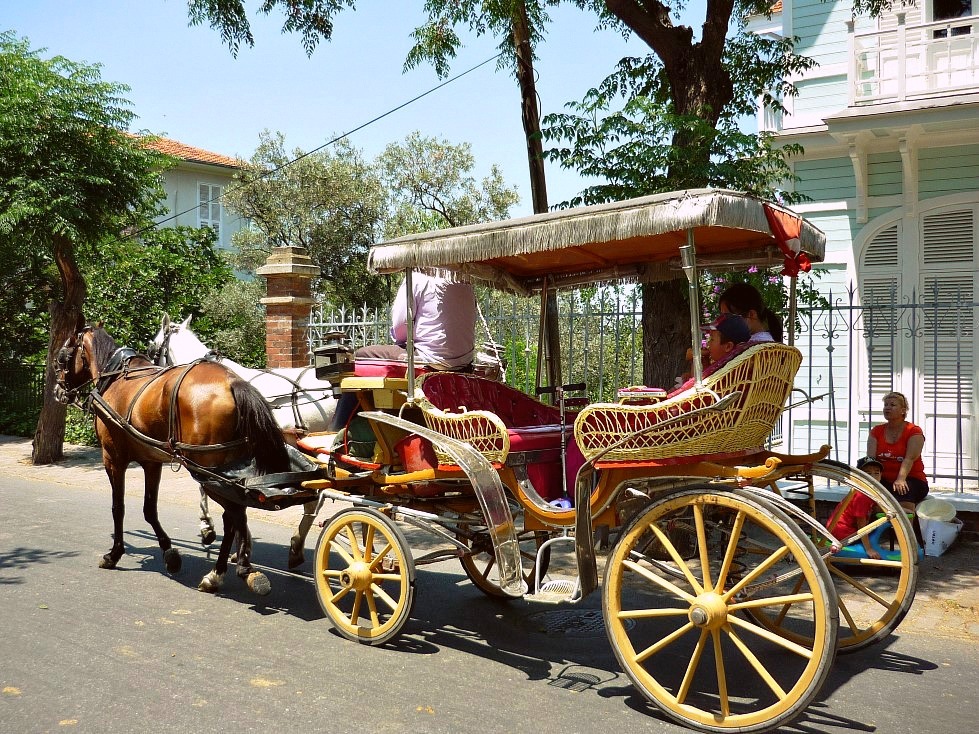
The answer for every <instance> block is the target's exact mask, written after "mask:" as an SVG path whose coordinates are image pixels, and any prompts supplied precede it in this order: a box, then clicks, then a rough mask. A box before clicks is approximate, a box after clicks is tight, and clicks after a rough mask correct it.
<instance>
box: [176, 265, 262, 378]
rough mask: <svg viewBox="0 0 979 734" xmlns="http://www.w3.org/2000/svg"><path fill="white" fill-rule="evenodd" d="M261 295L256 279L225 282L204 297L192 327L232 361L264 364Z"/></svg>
mask: <svg viewBox="0 0 979 734" xmlns="http://www.w3.org/2000/svg"><path fill="white" fill-rule="evenodd" d="M264 295H265V288H264V286H263V284H262V283H260V282H259V281H257V280H238V279H237V278H236V279H233V280H231V281H229V282H227V283H226V284H225V285H224V286H223V287H222V288H221V289H220V290H216V291H211V292H210V293H208V294H207V295H206V296H205V297H204V299H203V302H202V303H201V316H199V317H195V319H194V324H193V328H194V331H195V332H196V333H197V335H198V336H199V337H200V338H201V339H202V340H203V342H204V343H205V344H207V345H208V346H209V347H210V348H211V349H213V350H215V351H217V352H220V353H221V354H224V355H227V356H228V357H230V358H231V359H233V360H234V361H236V362H239V363H241V364H244V365H247V366H249V367H254V368H263V367H265V312H264V309H263V308H262V306H261V304H260V303H259V300H260V299H261V298H262V296H264Z"/></svg>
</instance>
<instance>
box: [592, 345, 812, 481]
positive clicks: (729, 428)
mask: <svg viewBox="0 0 979 734" xmlns="http://www.w3.org/2000/svg"><path fill="white" fill-rule="evenodd" d="M801 363H802V354H801V352H799V350H798V349H795V348H794V347H788V346H785V345H783V344H777V343H761V344H758V345H755V346H752V347H750V348H748V349H747V350H745V351H744V352H742V353H741V354H739V355H738V356H737V357H735V358H734V359H732V360H731V362H730V363H728V364H726V365H724V366H723V367H721V368H720V369H719V370H717V372H715V373H714V374H712V375H710V376H709V377H707V378H705V379H704V381H703V382H704V387H705V388H708V389H709V390H710V391H712V392H707V391H705V390H700V391H698V390H697V389H696V387H694V388H691V389H690V390H687V391H685V392H682V393H679V394H677V395H674V396H672V397H669V398H667V399H666V400H663V401H662V402H659V403H656V404H654V405H622V404H619V403H596V404H593V405H590V406H588V407H587V408H585V409H584V410H582V411H581V413H580V414H579V415H578V418H577V420H576V421H575V427H574V433H575V441H576V442H577V443H578V447H579V448H580V449H581V451H582V453H583V454H584V455H585V457H586V458H588V459H593V458H595V457H596V456H599V455H600V454H602V452H603V451H605V450H606V449H608V448H609V447H610V446H613V445H614V444H616V443H617V442H619V441H621V440H623V439H625V438H626V437H629V436H632V439H631V440H626V441H625V442H624V443H623V444H622V445H621V446H619V447H617V448H615V449H612V450H611V451H609V452H608V453H607V454H604V455H602V456H601V458H600V461H633V462H641V461H654V460H661V459H670V458H683V457H692V456H704V455H710V454H719V453H733V452H738V451H745V450H750V449H756V448H761V447H763V446H764V443H765V440H766V439H767V438H768V436H769V435H770V434H771V432H772V429H773V428H774V427H775V424H776V422H777V420H778V417H779V415H780V414H781V412H782V409H783V407H784V406H785V403H786V400H787V399H788V397H789V393H790V392H791V391H792V385H793V382H794V380H795V375H796V372H798V370H799V365H800V364H801ZM734 392H740V397H739V398H738V399H737V400H736V401H735V403H734V405H732V406H730V407H728V408H727V409H726V410H720V411H710V410H700V411H697V409H699V408H705V407H708V406H710V405H712V404H714V403H715V402H716V400H717V398H723V397H725V396H727V395H730V394H731V393H734ZM715 394H716V396H717V397H715ZM695 411H697V412H695ZM660 425H661V428H657V426H660Z"/></svg>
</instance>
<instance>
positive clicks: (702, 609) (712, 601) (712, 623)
mask: <svg viewBox="0 0 979 734" xmlns="http://www.w3.org/2000/svg"><path fill="white" fill-rule="evenodd" d="M687 618H688V619H689V620H690V622H691V623H692V624H694V625H695V626H697V627H701V628H703V629H711V630H713V629H717V628H719V627H720V626H721V625H723V624H724V623H725V622H726V621H727V603H725V601H724V599H723V598H722V597H721V595H720V594H718V593H716V592H713V591H708V592H706V593H703V594H701V595H700V596H698V597H697V599H696V601H694V603H693V604H692V605H691V606H690V611H689V612H687Z"/></svg>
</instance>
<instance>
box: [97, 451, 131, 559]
mask: <svg viewBox="0 0 979 734" xmlns="http://www.w3.org/2000/svg"><path fill="white" fill-rule="evenodd" d="M102 461H103V463H104V465H105V473H106V474H107V475H108V476H109V486H111V487H112V548H111V549H109V552H108V553H106V554H105V555H104V556H102V560H101V561H100V562H99V568H115V567H116V564H117V563H118V562H119V559H120V558H122V557H123V555H125V553H126V547H125V546H124V545H123V543H122V531H123V529H122V524H123V520H124V519H125V517H126V464H122V466H121V467H120V466H119V464H121V463H122V462H119V463H116V462H114V461H112V459H111V458H110V457H109V456H108V454H106V453H105V452H104V451H103V453H102Z"/></svg>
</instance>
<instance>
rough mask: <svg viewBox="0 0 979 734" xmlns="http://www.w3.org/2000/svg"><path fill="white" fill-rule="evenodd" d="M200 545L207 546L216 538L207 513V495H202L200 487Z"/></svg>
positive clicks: (212, 523)
mask: <svg viewBox="0 0 979 734" xmlns="http://www.w3.org/2000/svg"><path fill="white" fill-rule="evenodd" d="M200 507H201V527H200V531H199V532H200V536H201V545H203V546H205V547H206V546H209V545H210V544H211V543H213V542H214V539H215V538H216V537H217V533H215V532H214V521H213V520H211V513H209V512H208V511H207V495H206V494H204V488H203V487H201V504H200Z"/></svg>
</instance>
